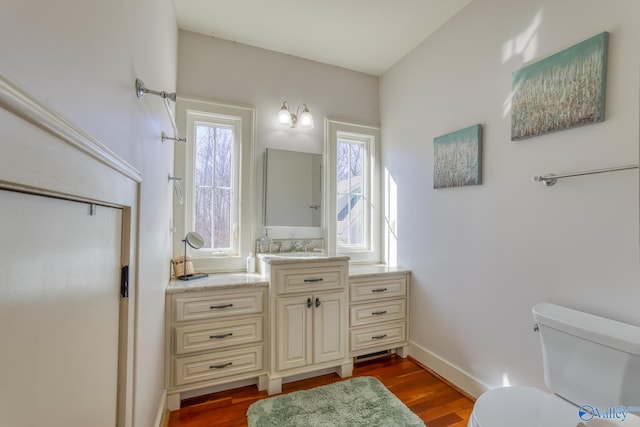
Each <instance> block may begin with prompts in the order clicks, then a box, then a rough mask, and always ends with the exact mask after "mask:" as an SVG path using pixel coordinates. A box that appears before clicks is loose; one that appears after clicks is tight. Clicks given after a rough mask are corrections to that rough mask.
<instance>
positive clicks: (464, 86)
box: [380, 0, 640, 392]
mask: <svg viewBox="0 0 640 427" xmlns="http://www.w3.org/2000/svg"><path fill="white" fill-rule="evenodd" d="M639 17H640V3H638V2H637V1H636V0H618V1H615V2H602V1H598V0H561V1H559V0H545V1H525V0H518V1H513V0H474V1H473V2H471V3H470V4H469V6H467V7H466V8H465V9H463V10H462V11H461V12H460V13H459V14H458V15H456V16H455V17H454V18H453V19H452V20H450V21H449V22H448V23H447V24H446V25H445V26H444V27H443V28H441V29H440V30H439V31H438V32H437V33H435V34H434V35H433V36H432V37H430V38H429V39H427V40H426V41H424V42H423V43H422V44H421V45H420V46H418V47H417V48H416V49H415V50H414V51H413V52H411V53H410V54H409V55H408V56H407V57H405V58H404V59H403V60H402V61H401V62H399V63H398V64H396V66H394V67H393V68H392V69H391V70H389V71H388V72H386V73H385V74H384V75H383V76H382V77H381V83H380V99H381V125H382V141H383V145H382V146H383V150H382V151H383V152H382V154H383V162H384V165H385V167H386V169H387V171H388V174H389V182H392V187H394V188H397V195H396V196H395V197H397V218H391V220H394V219H397V251H396V250H392V254H391V258H392V259H394V258H395V257H397V260H398V263H399V264H401V265H405V266H408V267H411V269H412V271H413V276H412V291H411V292H412V296H411V298H412V299H411V322H412V323H411V340H412V341H413V343H414V344H415V346H414V349H419V350H420V351H419V352H418V353H419V354H420V355H429V357H428V358H427V359H429V358H430V359H429V360H437V358H433V356H437V357H439V358H441V359H443V360H444V361H445V364H446V363H448V364H451V365H453V366H454V367H456V368H458V369H459V370H461V371H463V373H467V374H469V375H470V376H471V377H472V378H473V379H475V380H477V381H479V382H480V384H483V385H486V386H489V387H494V386H499V385H502V384H503V383H504V382H505V381H504V380H508V381H509V382H510V383H511V384H531V385H535V386H539V387H544V384H543V379H542V366H541V358H540V355H541V353H540V347H539V342H538V336H537V335H536V334H535V333H533V332H532V326H533V320H532V317H531V307H532V306H533V305H535V304H536V303H538V302H541V301H549V302H553V303H557V304H563V305H566V306H569V307H573V308H576V309H580V310H585V311H589V312H593V313H596V314H600V315H605V316H609V317H612V318H615V319H619V320H622V321H627V322H631V323H635V324H639V325H640V311H639V310H638V301H640V273H639V270H640V268H639V259H640V255H639V248H638V240H639V239H638V236H639V230H638V229H639V227H638V218H639V213H638V193H639V192H638V172H637V171H626V172H616V173H610V174H602V175H593V176H585V177H579V178H572V179H565V180H562V181H559V182H558V184H556V186H555V187H549V188H547V187H545V186H544V185H542V184H538V183H533V182H532V181H531V177H532V176H533V175H535V174H544V173H547V172H556V173H561V172H569V171H580V170H589V169H598V168H604V167H610V166H617V165H626V164H634V163H638V117H639V113H640V111H639V107H638V99H639V96H638V95H639V81H638V76H639V66H638V64H639V61H638V42H639V41H640V18H639ZM602 31H609V32H610V41H609V65H608V84H607V105H606V121H605V122H603V123H600V124H595V125H590V126H585V127H581V128H576V129H572V130H565V131H562V132H557V133H553V134H549V135H545V136H539V137H536V138H532V139H529V140H525V141H521V142H511V141H510V109H509V96H510V91H511V73H512V71H514V70H517V69H519V68H521V67H522V66H523V65H524V64H525V63H529V62H531V61H535V60H538V59H541V58H544V57H546V56H548V55H550V54H553V53H555V52H557V51H560V50H562V49H564V48H567V47H569V46H572V45H573V44H575V43H577V42H580V41H582V40H585V39H587V38H589V37H591V36H593V35H595V34H598V33H600V32H602ZM476 123H480V124H482V125H483V127H484V162H483V168H484V183H483V184H482V185H481V186H473V187H463V188H453V189H440V190H433V176H432V165H433V143H432V141H433V138H434V137H436V136H439V135H442V134H445V133H448V132H450V131H453V130H456V129H460V128H463V127H467V126H470V125H473V124H476ZM391 200H395V199H394V198H393V197H392V198H391ZM391 247H393V244H392V245H391ZM463 377H464V375H463ZM471 382H473V381H471ZM472 392H473V391H472Z"/></svg>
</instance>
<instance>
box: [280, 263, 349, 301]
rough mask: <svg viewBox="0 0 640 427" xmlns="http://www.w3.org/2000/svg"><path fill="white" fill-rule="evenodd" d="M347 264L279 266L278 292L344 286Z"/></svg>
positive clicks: (295, 291) (306, 290) (296, 291)
mask: <svg viewBox="0 0 640 427" xmlns="http://www.w3.org/2000/svg"><path fill="white" fill-rule="evenodd" d="M345 264H346V263H343V264H333V265H326V264H323V265H322V267H316V266H314V264H307V265H305V266H300V267H299V268H278V269H277V270H276V272H275V280H276V287H277V288H276V289H277V292H278V293H280V294H283V293H298V292H310V291H311V292H314V291H323V290H330V289H340V288H344V287H345V283H347V280H346V278H347V270H346V265H345Z"/></svg>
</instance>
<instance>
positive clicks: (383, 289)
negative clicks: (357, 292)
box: [371, 288, 388, 292]
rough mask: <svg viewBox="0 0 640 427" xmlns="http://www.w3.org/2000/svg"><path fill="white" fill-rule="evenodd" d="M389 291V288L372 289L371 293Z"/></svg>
mask: <svg viewBox="0 0 640 427" xmlns="http://www.w3.org/2000/svg"><path fill="white" fill-rule="evenodd" d="M387 291H388V289H387V288H377V289H371V292H387Z"/></svg>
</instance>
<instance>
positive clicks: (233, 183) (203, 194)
mask: <svg viewBox="0 0 640 427" xmlns="http://www.w3.org/2000/svg"><path fill="white" fill-rule="evenodd" d="M204 119H205V120H203V117H202V116H201V115H200V114H197V113H187V123H188V124H189V127H192V126H193V133H194V135H195V138H194V151H195V155H194V182H195V207H194V212H193V214H194V218H193V229H194V230H195V231H196V233H199V234H200V235H201V236H202V237H203V238H204V248H205V249H208V250H210V251H215V252H220V253H227V254H230V255H233V254H237V252H238V251H237V239H236V237H237V234H236V233H235V232H234V231H235V228H236V226H237V224H238V217H237V213H238V209H237V208H238V203H237V200H236V198H235V195H237V194H238V191H237V186H238V177H237V172H238V167H237V166H236V164H235V163H236V159H237V157H238V154H237V150H236V148H237V147H238V143H237V142H236V140H235V136H236V135H237V134H238V132H237V126H238V124H239V123H233V121H232V120H221V119H220V118H216V117H215V116H211V117H206V116H205V117H204ZM206 119H208V120H206ZM228 122H230V123H228Z"/></svg>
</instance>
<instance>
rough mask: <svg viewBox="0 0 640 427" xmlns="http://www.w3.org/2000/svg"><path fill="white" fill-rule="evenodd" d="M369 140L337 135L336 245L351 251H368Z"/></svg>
mask: <svg viewBox="0 0 640 427" xmlns="http://www.w3.org/2000/svg"><path fill="white" fill-rule="evenodd" d="M366 151H367V141H366V140H364V139H360V138H357V136H355V135H353V136H349V135H342V134H341V133H340V132H339V133H338V144H337V149H336V172H337V174H336V200H337V206H336V209H337V215H336V221H337V222H336V244H337V245H338V246H343V247H350V248H366V233H365V231H366V229H367V226H366V224H367V219H368V218H366V213H367V209H366V195H368V188H367V187H368V185H367V181H366V179H364V178H365V177H366V175H367V173H366V170H365V166H366V164H365V154H366Z"/></svg>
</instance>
